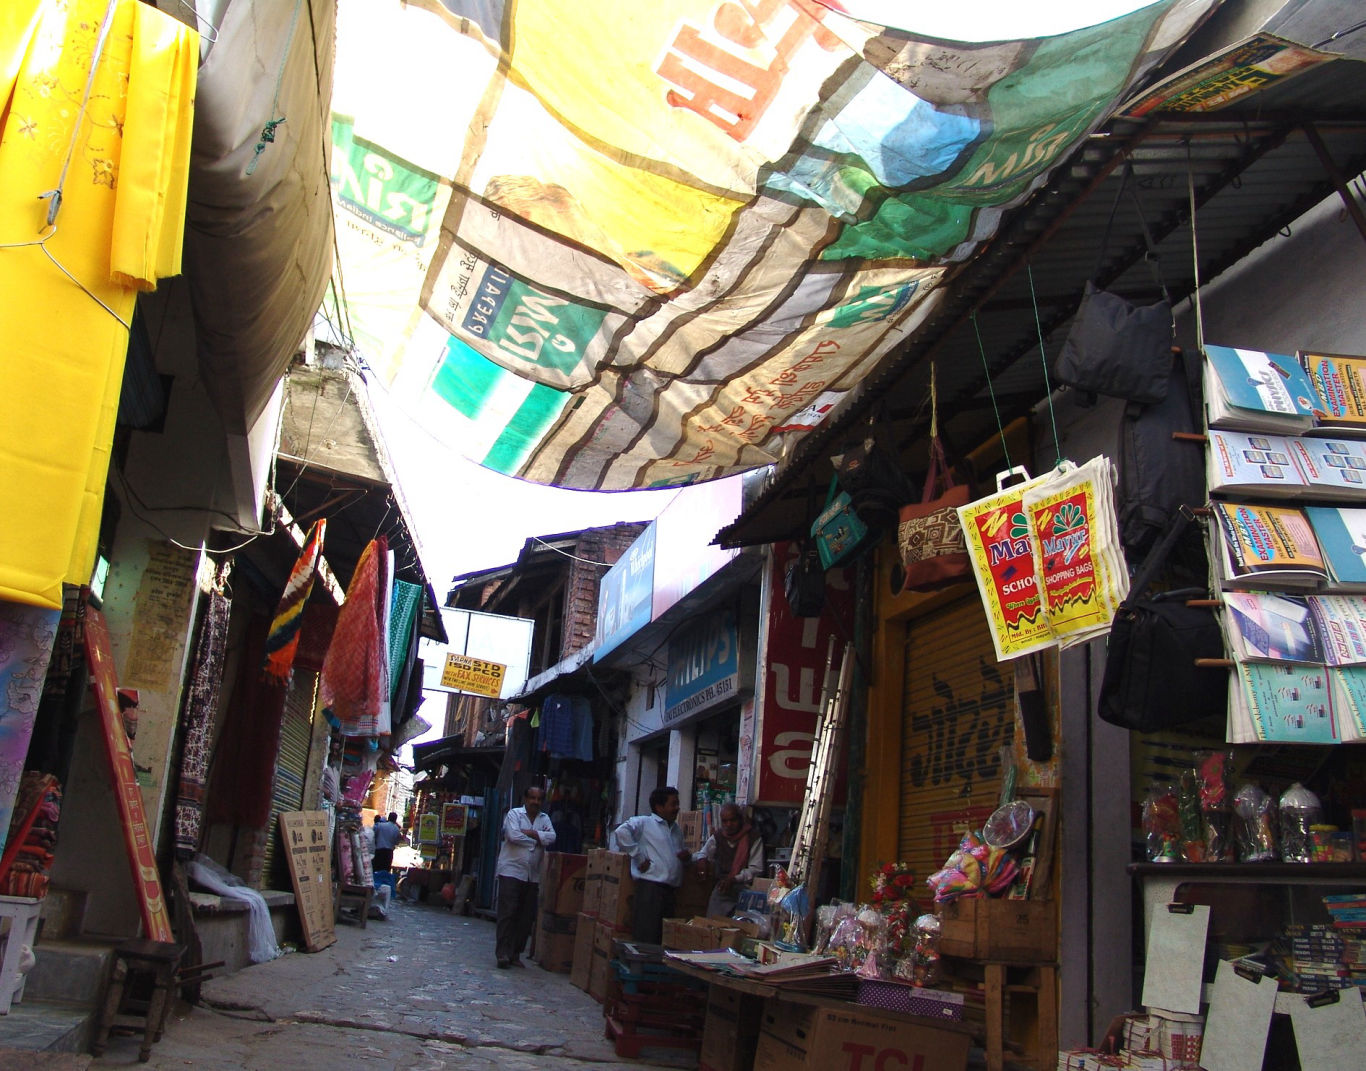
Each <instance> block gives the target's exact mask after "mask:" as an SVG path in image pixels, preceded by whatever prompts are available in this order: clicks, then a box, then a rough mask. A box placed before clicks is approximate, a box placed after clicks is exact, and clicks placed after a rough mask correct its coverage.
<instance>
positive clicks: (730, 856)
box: [693, 803, 764, 917]
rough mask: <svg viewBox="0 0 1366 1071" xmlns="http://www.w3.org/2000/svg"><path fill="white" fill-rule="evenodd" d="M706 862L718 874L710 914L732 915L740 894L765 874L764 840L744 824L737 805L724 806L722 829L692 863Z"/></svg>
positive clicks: (708, 902) (710, 901)
mask: <svg viewBox="0 0 1366 1071" xmlns="http://www.w3.org/2000/svg"><path fill="white" fill-rule="evenodd" d="M703 860H706V862H707V863H708V864H710V866H711V868H712V872H713V873H714V874H716V875H717V880H716V887H715V888H713V889H712V891H711V898H710V899H709V900H708V901H707V915H708V916H709V917H712V916H718V915H729V914H731V912H733V911H734V910H735V903H736V901H737V900H739V899H740V893H741V891H742V890H743V889H745V888H746V887H748V886H749V884H750V883H751V882H752V881H753V880H754V879H755V878H757V877H758V876H759V875H761V874H762V873H763V872H764V842H763V838H762V837H760V836H759V834H758V833H757V832H755V830H754V827H753V826H751V825H750V824H749V823H748V822H746V821H745V815H744V812H743V811H741V810H740V808H739V806H738V805H736V804H734V803H723V804H722V805H721V828H720V829H718V830H715V831H714V832H713V833H712V835H711V836H710V837H708V838H707V843H706V844H704V845H702V850H701V851H700V852H695V853H694V854H693V862H696V863H701V862H702V861H703Z"/></svg>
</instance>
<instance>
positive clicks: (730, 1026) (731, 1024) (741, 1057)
mask: <svg viewBox="0 0 1366 1071" xmlns="http://www.w3.org/2000/svg"><path fill="white" fill-rule="evenodd" d="M707 990H708V992H707V1017H706V1019H705V1021H704V1022H703V1025H702V1050H701V1052H700V1053H699V1054H698V1067H699V1071H749V1069H750V1068H751V1067H752V1066H753V1064H754V1050H755V1049H757V1048H758V1047H759V1023H760V1020H761V1019H762V1018H763V1013H764V1000H763V998H762V997H756V996H753V995H752V994H749V993H741V992H739V991H738V990H735V989H731V988H730V987H729V986H724V985H712V986H708V987H707Z"/></svg>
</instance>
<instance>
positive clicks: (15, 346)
mask: <svg viewBox="0 0 1366 1071" xmlns="http://www.w3.org/2000/svg"><path fill="white" fill-rule="evenodd" d="M111 4H112V12H113V14H112V22H111V24H110V28H109V32H108V37H107V40H106V42H105V44H104V50H103V54H102V55H101V57H100V61H99V64H98V66H97V68H96V74H95V80H94V84H93V87H92V89H91V92H90V96H89V100H88V104H87V106H86V109H85V112H84V115H82V110H81V102H82V100H83V99H84V98H85V90H86V82H87V78H88V75H89V72H90V66H89V65H90V62H91V58H92V57H93V56H94V55H95V51H96V47H97V42H98V39H99V33H100V27H101V25H102V24H103V22H104V20H105V16H106V13H107V11H109V10H110V9H111ZM7 6H8V0H7ZM40 6H41V11H40V15H39V18H38V20H37V23H36V28H35V24H34V20H33V19H27V20H26V19H25V18H23V17H13V18H12V17H11V14H12V13H11V12H9V11H6V12H5V15H4V16H3V17H0V33H3V34H6V35H7V36H4V37H0V60H5V61H6V62H8V58H9V57H10V56H12V55H15V54H19V55H20V59H19V60H18V61H17V64H16V73H15V77H14V79H13V98H12V100H11V102H10V108H9V111H8V113H7V114H5V115H4V119H3V122H4V126H3V129H0V323H3V324H4V336H5V346H4V348H3V350H0V388H2V389H0V472H3V473H4V474H5V478H4V479H3V481H0V518H3V519H0V525H2V526H3V528H0V532H3V535H2V536H0V599H6V600H11V601H15V602H22V603H27V604H31V605H37V606H48V607H60V606H61V603H62V582H63V580H66V581H69V582H71V583H84V582H86V581H87V580H88V579H89V576H90V572H91V568H92V566H93V564H94V558H95V549H96V542H97V539H98V536H99V522H100V512H101V509H102V506H103V500H104V484H105V479H106V475H107V473H108V467H109V457H110V449H111V446H112V441H113V434H114V420H115V416H116V413H117V408H118V397H119V386H120V383H121V381H122V378H123V365H124V359H125V356H126V354H127V349H128V329H127V326H126V325H127V323H128V322H129V320H130V319H131V317H132V313H133V304H134V300H135V297H136V291H135V290H134V289H133V288H131V287H130V286H127V285H123V284H121V283H118V282H115V281H113V277H112V276H113V270H114V269H113V261H112V259H111V245H112V242H113V238H114V227H115V212H116V206H117V207H120V210H122V211H124V212H125V219H124V220H122V221H121V222H120V244H121V246H123V247H124V248H126V249H131V250H132V253H131V254H121V259H120V261H119V264H120V271H121V272H122V273H123V274H125V275H126V276H127V277H128V278H130V279H132V280H136V281H137V282H138V285H151V281H152V280H151V278H150V277H148V276H147V275H143V274H141V273H143V272H149V273H151V275H154V274H155V273H156V272H158V271H164V270H165V269H166V268H167V267H169V266H171V265H174V264H176V263H177V262H178V253H176V252H173V251H178V248H179V244H180V238H181V234H182V233H183V230H184V199H185V192H184V189H183V188H179V189H176V190H174V191H172V190H171V189H164V188H163V189H161V190H160V191H158V187H159V186H161V187H164V186H166V185H167V184H168V183H178V184H179V185H180V186H182V187H183V184H184V182H185V178H186V176H187V173H188V170H187V167H186V166H184V164H182V163H173V164H170V163H167V162H166V161H165V160H163V159H160V158H158V159H155V160H146V159H142V158H141V156H142V154H144V153H153V152H155V153H156V154H157V155H158V157H160V156H163V155H169V156H170V157H171V158H172V159H173V160H180V159H182V158H184V159H186V160H187V158H188V152H187V146H186V145H183V144H182V142H187V141H188V137H187V136H186V134H187V133H188V130H189V120H188V115H189V112H190V109H191V108H192V104H193V100H192V95H193V83H194V79H193V77H192V76H190V77H187V76H186V72H187V71H190V72H192V71H193V70H194V66H195V63H196V62H197V55H198V36H197V34H196V33H195V31H193V30H191V29H189V28H188V27H185V26H183V25H182V24H180V23H178V22H176V21H175V20H173V19H171V18H170V17H169V16H165V15H162V14H161V13H160V12H158V11H156V10H155V9H152V8H150V7H148V6H147V5H144V4H141V3H138V2H137V0H109V2H106V0H66V2H62V0H42V3H41V5H40ZM149 15H150V17H148V16H149ZM168 24H169V29H168ZM20 33H27V34H28V36H29V40H28V41H27V42H26V43H21V42H18V41H16V40H15V39H14V38H13V36H12V35H17V34H20ZM144 34H146V35H147V36H148V37H149V39H150V40H152V41H160V42H162V47H160V48H157V47H152V48H150V49H148V48H143V47H141V46H142V45H143V41H142V38H143V35H144ZM144 86H147V87H150V96H151V98H152V103H151V104H150V105H149V106H147V105H144V104H143V103H142V100H141V98H142V96H143V93H144V88H143V87H144ZM158 86H160V87H161V88H160V89H159V90H158V89H157V88H155V87H158ZM130 95H131V96H132V97H133V98H134V100H133V106H132V107H130V105H129V96H130ZM158 96H160V97H162V98H163V99H162V103H161V104H160V105H158V104H157V102H156V98H157V97H158ZM78 120H79V124H78V123H77V121H78ZM143 123H155V124H158V125H160V126H162V127H164V128H165V130H164V131H163V132H162V133H160V134H157V133H150V134H149V133H144V132H141V131H138V130H134V129H130V124H132V125H137V126H141V125H142V124H143ZM73 129H74V130H75V132H76V133H75V144H74V148H73V144H72V141H73ZM125 143H127V144H129V145H130V146H136V148H137V154H138V156H139V159H138V160H137V161H136V165H135V168H136V173H134V174H129V173H125V172H124V170H123V169H122V167H121V165H122V164H123V163H124V161H125V159H127V160H128V162H129V164H130V165H133V164H134V161H133V159H132V156H131V155H130V154H125V152H124V147H125ZM158 146H159V148H158ZM68 153H70V164H69V166H68V167H67V173H66V178H65V182H64V186H63V199H62V204H61V209H60V212H59V214H58V216H57V219H56V226H55V233H54V232H53V230H52V229H51V228H49V227H48V225H47V212H48V205H49V203H50V202H49V200H48V199H45V198H43V197H42V196H41V195H42V194H43V193H45V192H46V191H50V190H53V189H55V188H56V187H57V186H58V184H59V183H61V182H62V171H63V166H64V165H65V164H66V161H67V157H68ZM130 170H132V168H130ZM120 202H122V204H121V206H120ZM139 214H140V216H141V227H142V228H144V229H145V231H146V233H145V234H144V233H140V232H139V228H138V226H137V220H138V216H139ZM166 232H170V235H169V237H168V236H167V234H166ZM45 236H46V238H47V240H46V242H45V243H44V246H42V247H40V246H38V245H37V244H23V243H36V242H37V241H38V240H39V239H41V238H44V237H45ZM44 250H46V252H45V251H44ZM49 254H50V258H49ZM54 260H55V261H56V262H58V263H59V264H60V265H61V266H62V268H64V269H65V272H64V271H63V270H61V268H59V267H57V265H56V264H54V263H53V261H54ZM67 273H70V274H69V275H68V274H67Z"/></svg>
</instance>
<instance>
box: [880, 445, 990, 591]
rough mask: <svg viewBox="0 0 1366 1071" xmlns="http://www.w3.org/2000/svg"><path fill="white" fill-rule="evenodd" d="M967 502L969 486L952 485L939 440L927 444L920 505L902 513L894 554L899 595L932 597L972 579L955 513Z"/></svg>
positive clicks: (968, 560)
mask: <svg viewBox="0 0 1366 1071" xmlns="http://www.w3.org/2000/svg"><path fill="white" fill-rule="evenodd" d="M970 498H971V492H970V490H969V488H968V485H967V484H954V483H951V482H950V473H949V465H948V460H947V459H946V458H945V456H944V445H943V443H941V442H940V440H939V437H938V436H935V437H934V438H932V439H931V440H930V467H929V470H928V471H927V472H926V473H925V488H924V490H923V491H922V492H921V494H920V501H919V502H912V503H910V504H909V505H905V506H902V507H901V516H900V521H899V523H898V524H897V528H896V544H897V549H898V550H899V551H900V552H901V565H902V569H903V572H904V574H905V579H904V580H903V581H902V584H901V590H902V591H935V590H937V589H938V588H942V587H945V586H947V585H949V584H953V583H956V582H957V581H959V580H965V579H968V578H969V577H971V576H972V561H971V560H970V559H969V558H968V546H967V541H966V540H965V539H964V538H963V526H962V524H961V523H959V520H958V507H959V506H966V505H967V504H968V501H969V499H970Z"/></svg>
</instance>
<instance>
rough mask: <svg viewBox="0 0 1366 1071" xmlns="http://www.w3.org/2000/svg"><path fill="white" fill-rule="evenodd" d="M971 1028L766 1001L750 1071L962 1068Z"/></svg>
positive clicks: (858, 1009) (856, 1010) (867, 1010)
mask: <svg viewBox="0 0 1366 1071" xmlns="http://www.w3.org/2000/svg"><path fill="white" fill-rule="evenodd" d="M970 1041H971V1032H970V1031H969V1030H968V1029H967V1028H965V1027H961V1026H951V1025H949V1024H944V1025H938V1024H936V1025H933V1026H930V1025H927V1024H924V1023H921V1022H918V1021H917V1022H911V1021H908V1020H906V1019H902V1018H900V1017H898V1016H896V1015H894V1014H890V1013H883V1012H879V1011H875V1010H873V1009H870V1008H862V1007H859V1006H858V1005H849V1007H848V1008H847V1009H846V1008H840V1007H829V1006H826V1007H810V1006H804V1005H799V1004H793V1003H791V1002H785V1003H783V1004H778V1003H777V1002H776V1001H773V1000H769V1001H767V1002H766V1003H765V1005H764V1011H763V1015H762V1017H761V1022H760V1032H759V1044H758V1046H757V1048H756V1049H755V1053H754V1071H797V1069H798V1068H801V1069H804V1071H875V1069H877V1068H893V1067H895V1068H904V1069H907V1071H914V1069H921V1071H964V1069H966V1067H967V1063H968V1046H969V1043H970Z"/></svg>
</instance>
